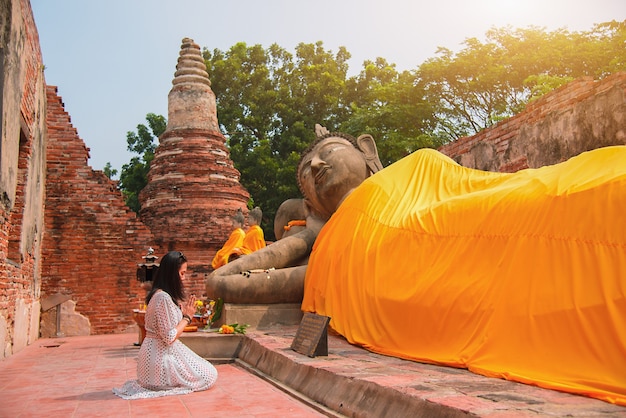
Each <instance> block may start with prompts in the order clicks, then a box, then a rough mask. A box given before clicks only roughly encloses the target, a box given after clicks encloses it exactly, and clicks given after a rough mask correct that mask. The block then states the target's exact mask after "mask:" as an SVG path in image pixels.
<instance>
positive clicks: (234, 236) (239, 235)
mask: <svg viewBox="0 0 626 418" xmlns="http://www.w3.org/2000/svg"><path fill="white" fill-rule="evenodd" d="M245 236H246V233H245V232H243V229H241V228H235V229H234V230H233V232H231V233H230V236H229V237H228V241H226V243H225V244H224V246H223V247H222V248H221V249H220V250H218V251H217V253H215V257H213V262H212V263H211V266H213V268H214V269H216V268H218V267H221V266H223V265H225V264H227V263H228V257H229V256H230V255H231V254H232V253H233V250H235V248H240V247H241V246H242V244H243V238H244V237H245Z"/></svg>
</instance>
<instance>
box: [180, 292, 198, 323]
mask: <svg viewBox="0 0 626 418" xmlns="http://www.w3.org/2000/svg"><path fill="white" fill-rule="evenodd" d="M180 310H181V311H183V315H187V316H189V317H190V318H193V315H194V314H195V313H196V295H190V296H189V297H188V298H187V300H186V301H185V302H184V303H183V304H181V306H180Z"/></svg>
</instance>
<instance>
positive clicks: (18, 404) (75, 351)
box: [0, 334, 324, 418]
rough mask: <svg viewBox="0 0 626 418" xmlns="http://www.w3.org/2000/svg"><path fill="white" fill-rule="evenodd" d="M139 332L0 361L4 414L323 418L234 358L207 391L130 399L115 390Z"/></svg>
mask: <svg viewBox="0 0 626 418" xmlns="http://www.w3.org/2000/svg"><path fill="white" fill-rule="evenodd" d="M136 339H137V336H136V335H135V334H120V335H104V336H89V337H69V338H56V339H41V340H38V341H36V342H35V343H34V344H32V345H30V346H28V347H26V348H25V349H24V350H22V351H20V352H19V353H17V354H15V355H13V356H11V357H9V358H8V359H5V360H2V361H0V418H5V417H6V418H9V417H11V418H13V417H46V418H56V417H59V418H67V417H72V418H80V417H148V416H149V417H151V418H160V417H168V418H170V417H229V418H246V417H303V418H304V417H321V416H324V415H323V414H321V413H319V412H317V411H316V410H314V409H312V408H311V407H309V406H307V405H305V404H302V403H300V402H298V401H297V400H295V399H294V398H292V397H290V396H289V395H287V394H286V393H284V392H282V391H281V390H280V389H278V388H276V387H275V386H273V385H271V384H270V383H268V382H266V381H264V380H261V379H260V378H258V377H256V376H254V375H252V374H250V373H247V372H246V371H244V370H243V369H241V368H239V367H238V366H236V365H235V364H218V365H216V367H217V370H218V373H219V378H218V381H217V383H216V385H215V386H214V387H213V388H211V389H210V390H208V391H204V392H194V393H191V394H188V395H182V396H166V397H162V398H155V399H138V400H132V401H126V400H123V399H121V398H118V397H117V396H115V395H113V393H112V392H111V389H112V388H113V387H115V386H121V385H122V384H123V383H124V382H125V381H126V380H128V379H134V378H135V377H136V369H135V367H136V358H137V352H138V350H139V349H138V348H137V347H135V346H134V345H133V343H134V342H135V341H136Z"/></svg>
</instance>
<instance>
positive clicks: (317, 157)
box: [298, 136, 370, 219]
mask: <svg viewBox="0 0 626 418" xmlns="http://www.w3.org/2000/svg"><path fill="white" fill-rule="evenodd" d="M369 175H370V170H369V168H368V166H367V163H366V159H365V155H364V153H363V152H362V151H361V150H360V149H359V148H357V145H355V144H352V143H351V142H350V141H349V140H348V139H346V138H342V137H339V136H329V137H326V138H323V139H321V140H320V141H318V142H317V143H316V144H314V145H313V147H312V148H311V149H310V150H309V151H308V152H307V153H306V154H305V155H304V157H303V158H302V161H301V162H300V165H299V167H298V179H299V182H300V187H301V189H302V193H303V194H304V196H305V198H306V200H307V204H308V206H309V207H310V209H311V210H312V211H314V212H315V213H317V214H318V215H320V216H321V217H322V218H324V219H328V218H330V216H331V215H332V214H333V213H334V212H335V210H337V208H338V207H339V205H340V204H341V202H342V201H343V199H345V197H346V196H347V195H348V194H349V193H350V192H351V191H352V190H353V189H354V188H355V187H357V186H358V185H359V184H361V183H362V182H363V180H365V179H366V178H367V177H368V176H369Z"/></svg>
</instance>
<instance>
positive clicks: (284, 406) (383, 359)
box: [0, 326, 626, 418]
mask: <svg viewBox="0 0 626 418" xmlns="http://www.w3.org/2000/svg"><path fill="white" fill-rule="evenodd" d="M296 331H297V326H288V327H277V328H272V329H270V330H265V331H259V330H250V331H248V333H247V334H246V336H245V337H243V338H241V344H240V346H239V348H238V352H237V358H236V359H235V360H234V361H233V362H230V363H224V364H216V367H217V368H218V372H219V377H218V382H217V384H216V386H215V387H213V388H212V389H210V390H208V391H205V392H195V393H191V394H188V395H182V396H169V397H163V398H155V399H142V400H133V401H125V400H123V399H120V398H118V397H116V396H114V395H113V394H112V393H111V388H112V387H114V386H119V385H121V384H122V383H123V382H124V381H126V380H127V379H133V378H135V377H136V371H135V367H136V357H137V351H138V348H137V347H135V346H134V345H133V343H134V342H135V341H136V340H137V336H136V334H120V335H99V336H89V337H68V338H56V339H40V340H38V341H36V342H35V343H34V344H32V345H31V346H29V347H27V348H25V349H24V350H22V351H20V352H19V353H17V354H15V355H13V356H12V357H9V358H8V359H5V360H2V361H0V417H2V418H4V417H38V416H45V417H97V416H107V417H110V416H114V417H139V416H148V415H149V416H151V417H231V418H234V417H318V416H354V417H408V416H410V417H457V416H459V417H460V416H462V417H468V416H470V417H471V416H481V417H497V418H501V417H539V416H547V417H563V416H569V417H607V418H614V417H626V407H621V406H616V405H612V404H609V403H606V402H603V401H600V400H596V399H590V398H586V397H583V396H576V395H571V394H566V393H561V392H556V391H552V390H546V389H541V388H538V387H534V386H529V385H524V384H520V383H515V382H509V381H506V380H501V379H493V378H487V377H483V376H480V375H476V374H473V373H470V372H468V371H466V370H461V369H454V368H449V367H439V366H434V365H428V364H421V363H416V362H412V361H406V360H400V359H397V358H394V357H387V356H383V355H378V354H374V353H371V352H368V351H366V350H363V349H361V348H358V347H355V346H352V345H350V344H348V343H347V342H346V341H345V340H344V339H343V338H341V337H338V336H334V335H329V337H328V352H329V355H328V356H320V357H315V358H311V357H307V356H304V355H301V354H299V353H296V352H295V351H293V350H291V349H290V346H291V343H292V341H293V338H294V337H295V333H296ZM194 334H200V333H194ZM206 337H207V344H210V343H211V342H210V339H211V338H220V337H222V336H219V335H216V334H211V335H209V334H207V335H206ZM289 393H291V394H292V396H290V395H289Z"/></svg>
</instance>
